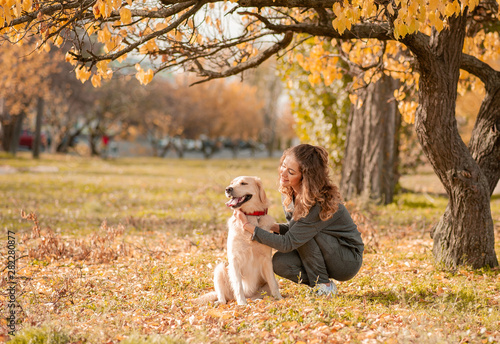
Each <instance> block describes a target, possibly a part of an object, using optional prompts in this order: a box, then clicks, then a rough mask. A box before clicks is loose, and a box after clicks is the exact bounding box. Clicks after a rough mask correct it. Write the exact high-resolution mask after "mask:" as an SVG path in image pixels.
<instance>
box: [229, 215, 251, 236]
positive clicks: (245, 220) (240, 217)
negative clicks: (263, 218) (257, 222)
mask: <svg viewBox="0 0 500 344" xmlns="http://www.w3.org/2000/svg"><path fill="white" fill-rule="evenodd" d="M233 215H234V217H235V218H236V221H237V222H239V223H238V225H240V226H241V227H242V228H243V229H244V230H246V231H247V232H249V233H250V234H252V235H253V232H254V231H255V226H254V225H252V224H251V223H249V222H248V218H247V216H246V215H245V214H244V213H243V212H242V211H241V210H238V209H235V210H234V212H233Z"/></svg>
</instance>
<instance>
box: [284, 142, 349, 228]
mask: <svg viewBox="0 0 500 344" xmlns="http://www.w3.org/2000/svg"><path fill="white" fill-rule="evenodd" d="M287 156H292V157H294V158H295V160H296V161H297V163H298V164H299V170H300V173H302V183H301V188H302V189H301V192H300V194H299V195H298V196H297V197H296V199H295V203H294V209H293V219H294V220H295V221H297V220H298V219H300V218H302V217H305V216H307V215H308V214H309V211H310V209H311V207H312V206H314V204H316V203H318V204H319V205H320V207H321V211H320V214H319V217H320V219H321V220H322V221H325V220H328V219H330V218H331V217H332V216H333V214H335V212H337V210H338V207H339V203H340V202H341V196H340V191H339V188H338V187H337V186H336V185H335V184H333V182H332V181H331V179H330V175H329V168H328V151H327V150H326V149H325V148H323V147H320V146H312V145H309V144H300V145H298V146H295V147H292V148H289V149H287V150H285V151H284V152H283V156H282V157H281V160H280V167H281V166H282V165H283V161H284V160H285V158H286V157H287ZM279 191H280V192H281V193H282V194H283V195H284V200H283V204H284V205H285V208H286V209H287V211H291V204H292V201H293V200H294V198H293V197H294V192H293V189H292V187H290V186H288V187H282V186H280V187H279Z"/></svg>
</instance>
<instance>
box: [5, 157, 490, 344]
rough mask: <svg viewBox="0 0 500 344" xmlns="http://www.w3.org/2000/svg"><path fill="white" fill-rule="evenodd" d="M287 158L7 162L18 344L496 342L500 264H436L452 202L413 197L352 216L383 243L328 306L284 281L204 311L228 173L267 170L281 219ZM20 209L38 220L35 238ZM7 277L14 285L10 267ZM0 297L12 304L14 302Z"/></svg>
mask: <svg viewBox="0 0 500 344" xmlns="http://www.w3.org/2000/svg"><path fill="white" fill-rule="evenodd" d="M277 164H278V160H276V159H263V160H238V161H236V160H208V161H201V160H197V161H194V160H192V161H190V160H186V161H182V160H169V159H155V158H137V159H118V160H112V161H101V160H97V159H88V160H87V159H81V158H78V157H67V156H46V157H44V158H43V159H41V160H40V161H33V160H31V159H29V157H27V156H23V155H21V157H19V158H16V159H13V158H11V157H9V156H7V155H5V154H4V155H1V156H0V166H6V165H7V166H9V167H10V171H12V169H14V170H15V173H10V174H4V175H0V193H1V194H2V196H3V197H2V198H1V199H0V215H1V216H0V225H2V226H3V228H4V231H5V232H6V231H7V230H11V231H14V232H16V239H17V248H16V250H17V254H18V255H19V256H22V258H20V259H19V262H18V265H17V267H18V271H17V276H18V282H19V285H18V289H17V290H18V302H19V303H20V305H21V306H22V311H21V310H19V311H18V313H17V315H18V320H19V321H20V323H19V324H18V332H17V335H16V336H15V337H14V338H13V341H11V342H13V343H49V342H50V343H76V342H81V343H105V342H113V343H118V342H119V343H243V342H245V343H267V342H275V343H298V342H301V341H302V342H305V343H324V342H342V343H343V342H354V343H379V342H383V343H417V342H418V343H460V342H482V343H488V342H499V341H500V332H499V330H498V329H499V328H500V321H499V319H500V296H499V294H498V290H500V274H499V270H498V269H482V270H478V271H473V270H469V269H467V268H461V269H458V270H457V271H453V272H450V271H443V270H440V269H439V268H437V267H436V266H435V263H434V261H433V257H432V240H431V239H430V237H429V231H430V228H431V227H432V225H433V224H434V223H435V222H436V221H437V220H438V219H439V217H440V216H441V214H442V213H443V212H444V209H445V207H446V204H447V200H446V198H445V197H443V196H438V195H436V194H427V193H419V192H416V191H415V190H412V191H411V192H406V193H400V194H398V195H396V197H395V201H394V203H392V204H390V205H388V206H385V207H383V206H366V207H365V208H362V209H361V210H359V209H357V208H356V207H353V216H354V217H355V218H356V219H366V221H365V222H364V223H362V224H361V223H359V224H358V225H360V226H364V227H366V228H365V229H370V233H371V234H372V235H374V236H375V239H376V240H373V241H371V242H370V245H369V246H368V247H367V250H366V252H365V255H364V264H363V267H362V269H361V271H360V272H359V274H358V275H357V276H356V277H355V278H353V279H352V280H350V281H347V282H339V283H338V288H339V295H338V296H337V297H335V298H333V299H325V298H318V297H315V295H314V294H312V293H311V292H310V289H309V288H308V287H305V286H300V285H297V284H294V283H291V282H290V281H286V280H283V279H279V284H280V289H281V293H282V295H283V297H284V299H283V300H280V301H275V300H274V299H272V298H269V297H265V298H264V299H263V300H262V301H259V302H255V301H250V302H249V304H248V305H247V306H238V305H236V304H235V303H234V302H230V303H229V304H227V305H219V304H208V305H203V306H199V305H197V304H195V303H194V302H193V300H194V299H195V298H197V297H199V296H201V295H203V294H204V293H206V292H208V291H211V290H213V281H212V276H213V270H214V267H215V266H216V264H217V263H218V262H221V261H226V252H225V244H226V237H227V233H226V224H225V223H226V221H227V218H228V217H229V216H230V215H231V211H230V210H228V209H227V208H226V207H225V205H224V202H226V198H225V196H224V189H225V187H226V185H228V184H229V182H230V181H231V179H232V178H234V177H236V176H238V175H257V176H259V177H260V178H261V179H262V180H263V182H264V186H265V188H266V191H267V194H268V197H269V198H270V200H271V202H272V206H271V208H270V213H271V215H273V216H274V217H275V218H277V219H278V220H279V221H283V220H284V216H283V211H282V208H281V205H280V194H279V193H278V191H277V184H276V183H277V173H276V172H277ZM406 178H409V177H406ZM407 180H408V179H407ZM491 209H492V214H493V218H494V220H495V225H496V229H497V232H496V233H497V246H496V247H497V252H498V251H499V250H498V248H499V244H498V235H499V234H500V233H498V228H499V220H500V198H498V197H493V200H492V206H491ZM22 210H24V211H25V212H26V213H28V214H29V213H30V212H33V213H35V214H36V216H37V220H38V222H39V225H40V228H39V229H40V230H41V232H40V233H39V234H37V233H36V230H33V227H34V222H33V220H28V219H23V218H22V217H21V211H22ZM105 220H106V222H104V221H105ZM103 222H104V223H103ZM35 227H36V226H35ZM2 238H3V239H4V242H5V240H6V234H4V235H2ZM1 254H2V255H4V256H5V255H6V247H5V245H2V249H1ZM2 276H3V278H2V280H1V284H2V287H3V288H2V290H6V289H5V287H6V278H5V269H4V272H3V275H2ZM0 297H1V298H2V299H1V300H2V302H5V300H6V294H5V293H4V294H1V295H0ZM6 312H7V309H6V308H5V307H4V308H3V313H2V318H3V319H4V320H3V322H0V336H3V338H4V339H5V338H7V337H6V333H7V332H6V331H7V330H6V321H5V318H6V316H7V314H6Z"/></svg>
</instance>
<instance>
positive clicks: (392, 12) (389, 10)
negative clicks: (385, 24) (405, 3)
mask: <svg viewBox="0 0 500 344" xmlns="http://www.w3.org/2000/svg"><path fill="white" fill-rule="evenodd" d="M386 9H387V12H389V13H390V14H391V15H392V16H393V15H394V8H392V4H390V3H389V4H387V7H386Z"/></svg>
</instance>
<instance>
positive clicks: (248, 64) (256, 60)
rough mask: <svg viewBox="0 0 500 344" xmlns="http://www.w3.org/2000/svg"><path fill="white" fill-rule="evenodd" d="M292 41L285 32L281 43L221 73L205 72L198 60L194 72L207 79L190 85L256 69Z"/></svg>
mask: <svg viewBox="0 0 500 344" xmlns="http://www.w3.org/2000/svg"><path fill="white" fill-rule="evenodd" d="M292 39H293V33H292V32H286V33H285V37H283V39H282V40H281V41H279V42H278V43H276V44H274V45H273V46H272V47H271V48H268V49H266V50H264V51H263V52H261V53H260V54H258V55H257V56H254V57H252V58H250V59H249V60H247V61H245V62H243V63H240V64H238V65H236V66H234V67H231V68H228V69H226V70H224V71H222V72H214V71H209V70H206V69H204V68H203V66H202V65H201V63H200V62H199V61H198V60H195V61H194V63H195V64H196V66H197V68H198V70H196V72H198V73H199V74H200V75H202V76H206V77H207V78H206V79H203V80H201V81H198V82H195V83H193V84H192V85H196V84H200V83H202V82H205V81H209V80H212V79H220V78H225V77H228V76H231V75H235V74H238V73H241V72H243V71H244V70H247V69H250V68H253V67H257V66H258V65H260V64H261V63H262V62H264V61H265V60H267V59H268V58H270V57H271V56H273V55H274V54H276V53H277V52H278V51H280V50H281V49H284V48H286V47H287V46H288V45H289V44H290V43H291V42H292ZM192 85H191V86H192Z"/></svg>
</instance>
